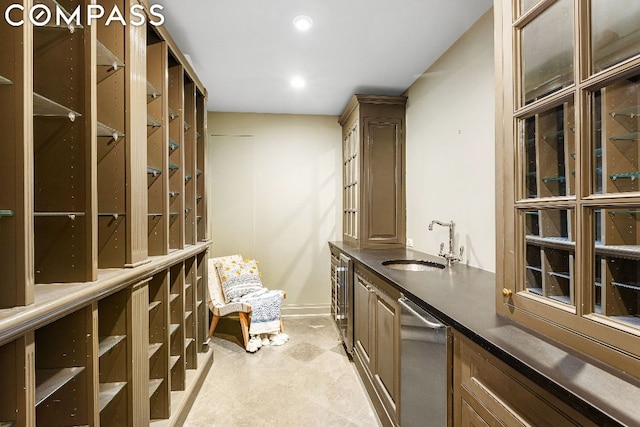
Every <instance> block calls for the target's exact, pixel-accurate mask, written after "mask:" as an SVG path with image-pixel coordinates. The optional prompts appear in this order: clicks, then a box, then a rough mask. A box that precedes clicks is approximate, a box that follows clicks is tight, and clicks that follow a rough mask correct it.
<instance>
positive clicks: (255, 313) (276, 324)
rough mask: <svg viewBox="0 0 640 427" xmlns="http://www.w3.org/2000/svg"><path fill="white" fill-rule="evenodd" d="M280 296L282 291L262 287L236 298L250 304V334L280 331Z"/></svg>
mask: <svg viewBox="0 0 640 427" xmlns="http://www.w3.org/2000/svg"><path fill="white" fill-rule="evenodd" d="M282 297H283V295H282V291H278V290H275V291H272V290H269V289H267V288H262V289H260V290H258V291H255V292H251V293H249V294H247V295H245V296H243V297H240V298H237V301H239V302H244V303H246V304H249V305H250V306H251V323H250V324H249V334H250V335H252V336H253V335H259V334H277V333H278V332H279V331H280V309H281V306H282Z"/></svg>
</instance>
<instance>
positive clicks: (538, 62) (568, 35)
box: [521, 0, 574, 104]
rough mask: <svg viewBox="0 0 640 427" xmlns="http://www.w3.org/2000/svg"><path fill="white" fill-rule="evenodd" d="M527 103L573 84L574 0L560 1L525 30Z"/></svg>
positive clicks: (523, 69)
mask: <svg viewBox="0 0 640 427" xmlns="http://www.w3.org/2000/svg"><path fill="white" fill-rule="evenodd" d="M521 48H522V76H521V78H522V85H521V87H522V90H523V93H522V97H523V100H524V103H525V104H528V103H530V102H533V101H535V100H537V99H540V98H542V97H544V96H546V95H549V94H550V93H553V92H556V91H558V90H560V89H562V88H564V87H567V86H569V85H571V84H572V83H573V49H574V46H573V0H559V1H557V2H555V3H554V4H553V5H551V6H550V7H549V8H548V9H547V10H545V11H544V12H542V13H541V14H540V16H538V17H536V18H535V19H534V20H533V21H532V22H530V23H529V24H527V25H526V26H525V27H524V28H523V29H522V32H521Z"/></svg>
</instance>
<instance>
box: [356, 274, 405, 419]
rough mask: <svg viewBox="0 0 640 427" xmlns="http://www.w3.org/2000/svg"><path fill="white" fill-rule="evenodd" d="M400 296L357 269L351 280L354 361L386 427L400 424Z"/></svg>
mask: <svg viewBox="0 0 640 427" xmlns="http://www.w3.org/2000/svg"><path fill="white" fill-rule="evenodd" d="M399 296H400V293H399V292H398V291H397V290H395V289H394V288H392V287H391V286H390V285H389V284H387V283H386V282H384V281H381V280H380V279H377V278H376V277H375V276H373V275H372V274H371V273H369V272H367V271H366V270H365V269H363V268H362V267H360V266H357V267H356V269H355V280H354V298H353V299H354V313H353V314H354V331H353V335H354V361H355V363H356V367H357V368H358V371H359V372H360V375H361V376H362V378H363V381H364V382H365V386H366V387H367V389H368V391H369V396H370V397H371V399H372V401H373V403H374V406H375V407H376V410H377V412H378V415H379V416H380V419H381V420H382V422H383V424H385V425H398V424H399V417H398V414H399V402H398V400H399V397H400V307H399V305H398V303H397V301H398V298H399Z"/></svg>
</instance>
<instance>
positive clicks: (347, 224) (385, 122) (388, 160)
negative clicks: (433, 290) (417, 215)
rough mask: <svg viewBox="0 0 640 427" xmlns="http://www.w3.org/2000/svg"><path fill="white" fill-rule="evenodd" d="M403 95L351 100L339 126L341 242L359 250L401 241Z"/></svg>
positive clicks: (403, 216)
mask: <svg viewBox="0 0 640 427" xmlns="http://www.w3.org/2000/svg"><path fill="white" fill-rule="evenodd" d="M406 102H407V98H406V97H404V96H374V95H354V96H353V97H352V98H351V100H350V101H349V104H348V105H347V107H346V108H345V110H344V112H343V113H342V116H341V117H340V120H339V123H340V125H341V126H342V151H343V176H342V182H343V197H342V210H343V212H342V214H343V215H342V218H343V220H342V230H343V240H344V241H345V242H346V243H349V244H350V245H354V246H357V247H363V248H367V247H370V248H376V247H378V248H382V247H384V248H391V247H404V245H405V240H406V224H405V223H406V200H405V199H406V196H405V173H404V171H405V144H404V141H405V135H404V128H405V104H406Z"/></svg>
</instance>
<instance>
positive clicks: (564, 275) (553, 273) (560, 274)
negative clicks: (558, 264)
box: [548, 271, 571, 280]
mask: <svg viewBox="0 0 640 427" xmlns="http://www.w3.org/2000/svg"><path fill="white" fill-rule="evenodd" d="M548 274H549V276H553V277H559V278H561V279H566V280H571V276H570V275H569V273H564V272H556V271H550V272H549V273H548Z"/></svg>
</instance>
